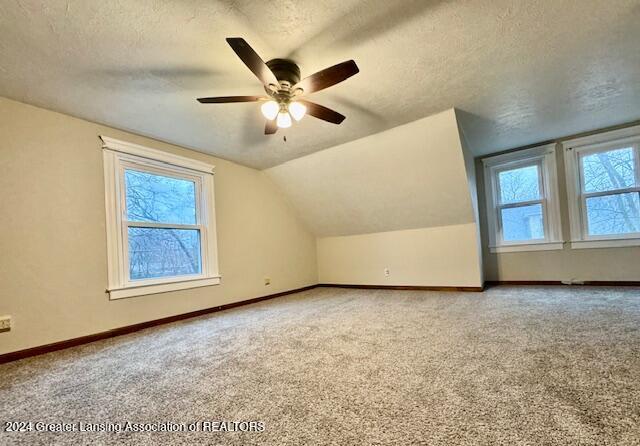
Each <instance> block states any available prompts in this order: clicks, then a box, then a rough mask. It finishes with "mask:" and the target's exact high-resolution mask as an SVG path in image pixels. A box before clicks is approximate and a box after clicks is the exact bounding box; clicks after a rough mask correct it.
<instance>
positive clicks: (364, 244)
mask: <svg viewBox="0 0 640 446" xmlns="http://www.w3.org/2000/svg"><path fill="white" fill-rule="evenodd" d="M476 240H477V239H476V225H475V223H467V224H463V225H451V226H441V227H435V228H421V229H409V230H404V231H391V232H378V233H375V234H363V235H350V236H342V237H325V238H319V239H318V278H319V281H320V283H338V284H355V285H414V286H470V287H478V286H481V285H482V278H481V273H482V272H481V268H480V264H479V262H478V251H477V248H476V246H477V242H476ZM385 268H388V269H389V276H385V274H384V270H385Z"/></svg>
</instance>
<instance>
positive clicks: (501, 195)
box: [483, 145, 562, 252]
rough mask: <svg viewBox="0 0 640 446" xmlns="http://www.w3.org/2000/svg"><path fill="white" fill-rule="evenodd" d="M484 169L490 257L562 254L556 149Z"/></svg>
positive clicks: (492, 162)
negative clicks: (516, 253)
mask: <svg viewBox="0 0 640 446" xmlns="http://www.w3.org/2000/svg"><path fill="white" fill-rule="evenodd" d="M483 163H484V168H485V192H486V202H487V220H488V222H489V247H490V249H491V252H510V251H532V250H550V249H562V242H561V231H560V217H559V208H558V199H557V197H558V188H557V180H556V170H555V169H556V167H555V146H554V145H549V146H543V147H536V148H533V149H529V150H524V151H519V152H514V153H508V154H505V155H499V156H495V157H491V158H486V159H484V160H483Z"/></svg>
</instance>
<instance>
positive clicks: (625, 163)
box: [582, 147, 635, 192]
mask: <svg viewBox="0 0 640 446" xmlns="http://www.w3.org/2000/svg"><path fill="white" fill-rule="evenodd" d="M582 176H583V178H584V191H585V192H602V191H607V190H614V189H623V188H625V187H633V186H635V164H634V160H633V148H631V147H627V148H625V149H616V150H609V151H607V152H600V153H593V154H591V155H586V156H584V157H582Z"/></svg>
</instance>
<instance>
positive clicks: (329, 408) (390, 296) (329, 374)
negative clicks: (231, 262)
mask: <svg viewBox="0 0 640 446" xmlns="http://www.w3.org/2000/svg"><path fill="white" fill-rule="evenodd" d="M211 420H214V421H221V420H222V421H243V420H245V421H261V422H263V423H264V428H265V429H264V431H262V432H202V431H200V432H194V433H190V432H186V433H166V432H142V433H140V432H122V433H113V432H101V433H88V432H75V433H43V432H39V433H37V432H23V433H5V432H2V433H0V443H2V444H73V445H76V444H100V445H103V444H131V445H140V444H142V445H145V444H154V445H158V444H233V445H248V444H268V445H282V444H291V445H329V444H331V445H360V444H375V445H383V444H384V445H387V444H388V445H391V444H393V445H411V444H424V445H457V444H462V445H477V444H480V445H483V444H487V445H488V444H491V445H494V444H503V445H511V444H520V445H546V444H549V445H551V444H566V445H612V444H616V445H630V444H640V290H638V289H633V288H595V287H495V288H491V289H489V290H487V291H486V292H484V293H452V292H447V293H437V292H418V291H373V290H343V289H332V288H318V289H314V290H311V291H307V292H303V293H299V294H295V295H290V296H287V297H282V298H278V299H274V300H271V301H267V302H264V303H260V304H255V305H251V306H245V307H241V308H237V309H234V310H229V311H225V312H221V313H215V314H212V315H209V316H204V317H200V318H197V319H191V320H187V321H183V322H180V323H175V324H171V325H166V326H162V327H157V328H153V329H149V330H145V331H142V332H139V333H136V334H134V335H129V336H124V337H119V338H114V339H111V340H108V341H101V342H97V343H93V344H89V345H86V346H82V347H78V348H74V349H69V350H65V351H61V352H56V353H52V354H48V355H44V356H40V357H36V358H32V359H27V360H22V361H18V362H14V363H10V364H6V365H3V366H0V421H1V422H2V430H4V427H5V422H6V421H32V422H50V423H61V422H68V423H79V422H84V423H107V422H109V423H126V422H127V421H129V422H133V423H163V422H164V423H167V422H171V423H185V426H188V424H189V423H193V422H198V421H211ZM75 425H76V426H78V425H77V424H75ZM121 426H122V425H121ZM153 426H156V427H160V426H161V425H159V424H154V425H153ZM200 426H201V425H198V427H200ZM213 426H214V428H215V427H216V426H217V428H218V429H219V428H220V427H221V426H223V425H213ZM239 427H242V426H239ZM245 428H246V426H245Z"/></svg>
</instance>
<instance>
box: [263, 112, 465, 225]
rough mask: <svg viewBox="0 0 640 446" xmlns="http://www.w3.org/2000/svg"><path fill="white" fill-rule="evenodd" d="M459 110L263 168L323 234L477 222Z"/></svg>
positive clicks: (303, 217)
mask: <svg viewBox="0 0 640 446" xmlns="http://www.w3.org/2000/svg"><path fill="white" fill-rule="evenodd" d="M464 158H465V157H464V153H463V146H462V143H461V139H460V134H459V131H458V124H457V120H456V114H455V111H454V110H453V109H451V110H447V111H445V112H442V113H439V114H436V115H433V116H430V117H427V118H423V119H420V120H417V121H414V122H411V123H408V124H403V125H401V126H398V127H394V128H392V129H389V130H385V131H383V132H380V133H377V134H374V135H369V136H366V137H364V138H360V139H357V140H355V141H350V142H347V143H345V144H341V145H339V146H335V147H332V148H329V149H325V150H321V151H319V152H316V153H313V154H311V155H307V156H305V157H302V158H297V159H295V160H291V161H288V162H286V163H283V164H281V165H279V166H275V167H272V168H270V169H267V170H265V173H266V174H267V175H268V176H269V177H270V178H272V179H273V180H274V181H275V182H276V184H278V185H279V186H280V189H282V190H283V191H284V193H285V194H286V196H287V197H288V199H289V201H290V202H291V203H292V204H293V205H294V207H295V208H296V209H297V211H298V213H299V214H300V216H301V217H302V219H303V220H304V221H305V223H306V224H307V226H308V227H309V228H310V229H311V231H312V232H313V233H314V234H315V235H316V236H318V237H327V236H341V235H354V234H366V233H375V232H385V231H397V230H404V229H416V228H430V227H440V226H451V225H463V224H473V223H476V217H475V211H474V208H473V203H472V200H471V193H470V189H469V184H468V181H467V177H468V175H467V171H466V166H465V159H464Z"/></svg>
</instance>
